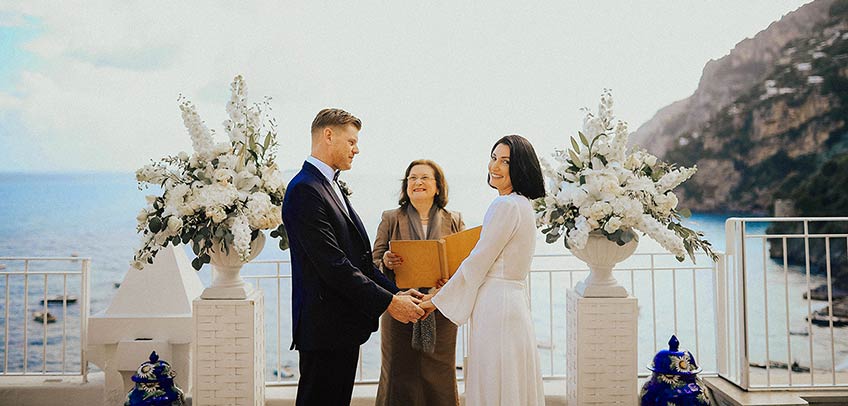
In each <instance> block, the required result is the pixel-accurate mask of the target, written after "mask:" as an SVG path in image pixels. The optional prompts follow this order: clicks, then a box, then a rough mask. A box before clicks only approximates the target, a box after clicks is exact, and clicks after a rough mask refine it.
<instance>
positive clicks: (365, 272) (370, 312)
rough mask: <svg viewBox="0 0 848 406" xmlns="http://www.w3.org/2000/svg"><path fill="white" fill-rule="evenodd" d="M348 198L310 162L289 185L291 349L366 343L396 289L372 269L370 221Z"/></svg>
mask: <svg viewBox="0 0 848 406" xmlns="http://www.w3.org/2000/svg"><path fill="white" fill-rule="evenodd" d="M343 200H344V201H339V198H338V195H336V193H335V192H334V191H333V189H332V187H331V186H330V182H329V181H328V180H327V178H325V177H324V175H323V174H322V173H321V171H319V170H318V168H316V167H315V166H313V165H312V164H310V163H304V164H303V168H302V169H301V170H300V172H299V173H298V174H297V175H296V176H295V177H294V179H292V180H291V182H289V185H288V187H287V190H286V196H285V199H284V200H283V223H285V226H286V233H287V234H288V237H289V248H290V249H291V269H292V334H293V342H292V346H291V348H292V349H298V350H305V351H316V350H333V349H341V348H350V347H351V346H358V345H361V344H362V343H364V342H365V341H367V340H368V337H369V336H370V335H371V333H372V332H374V331H376V330H377V326H378V320H379V317H380V315H381V314H383V312H384V311H385V310H386V308H388V306H389V303H391V301H392V296H393V295H394V294H395V293H397V292H398V288H397V286H395V284H394V283H392V282H391V281H389V280H388V279H387V278H386V277H385V275H383V273H382V272H379V271H378V270H377V269H375V268H374V264H373V263H372V262H371V249H370V247H371V244H370V242H369V240H368V234H367V233H366V232H365V227H364V226H363V225H362V221H361V220H360V219H359V216H358V215H357V214H356V212H355V211H354V210H353V207H352V206H351V205H350V202H349V201H348V200H347V197H346V196H345V197H344V199H343ZM342 205H346V206H347V212H346V211H345V210H344V209H343V208H342V207H343V206H342ZM348 213H350V214H348Z"/></svg>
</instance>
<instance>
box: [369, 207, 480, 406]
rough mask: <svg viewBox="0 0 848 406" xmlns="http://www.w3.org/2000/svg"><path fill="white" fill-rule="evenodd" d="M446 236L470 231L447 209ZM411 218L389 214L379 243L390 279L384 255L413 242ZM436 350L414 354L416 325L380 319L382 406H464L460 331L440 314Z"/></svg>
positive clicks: (377, 255)
mask: <svg viewBox="0 0 848 406" xmlns="http://www.w3.org/2000/svg"><path fill="white" fill-rule="evenodd" d="M437 213H438V214H437V215H438V216H441V218H440V219H439V221H440V223H441V225H440V230H439V231H440V232H439V233H435V234H434V235H436V236H438V237H444V236H447V235H450V234H453V233H456V232H459V231H462V230H463V229H465V224H464V223H463V222H462V216H461V215H460V214H459V213H458V212H451V211H448V210H445V209H440V210H438V211H437ZM410 239H412V232H411V230H410V229H409V216H407V214H406V208H397V209H394V210H387V211H384V212H383V219H382V221H381V222H380V226H379V228H378V229H377V237H376V238H375V239H374V251H373V252H374V254H373V259H374V265H376V266H377V267H378V268H379V269H380V270H381V271H383V273H385V274H386V277H388V278H389V279H392V280H394V278H395V275H394V272H392V271H391V270H390V269H388V268H386V267H385V266H383V254H384V253H385V252H386V251H387V250H388V249H389V241H392V240H410ZM433 316H435V322H436V337H437V338H436V348H435V352H433V353H426V352H422V351H417V350H415V349H413V348H412V345H411V342H412V335H413V332H412V331H413V324H412V323H409V324H403V323H400V322H399V321H397V320H395V319H393V318H392V317H391V316H389V315H388V313H384V314H383V316H382V317H381V318H380V340H381V343H382V344H381V346H380V351H381V354H382V360H381V367H380V383H379V385H378V387H377V397H376V399H375V403H374V404H375V405H376V406H458V405H459V391H458V390H457V385H456V365H455V363H456V331H457V327H456V325H455V324H453V323H452V322H451V321H450V320H448V319H447V318H445V316H443V315H442V314H441V312H439V311H436V312H435V313H434V314H433V315H432V316H430V317H433Z"/></svg>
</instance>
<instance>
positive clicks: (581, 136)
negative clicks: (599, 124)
mask: <svg viewBox="0 0 848 406" xmlns="http://www.w3.org/2000/svg"><path fill="white" fill-rule="evenodd" d="M577 135H578V136H579V137H580V142H582V143H583V145H585V146H587V147H588V146H589V140H588V139H586V136H585V135H584V134H583V132H582V131H578V132H577Z"/></svg>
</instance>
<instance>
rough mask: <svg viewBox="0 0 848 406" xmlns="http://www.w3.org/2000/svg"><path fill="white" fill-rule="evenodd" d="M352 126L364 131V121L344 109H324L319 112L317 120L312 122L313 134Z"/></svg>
mask: <svg viewBox="0 0 848 406" xmlns="http://www.w3.org/2000/svg"><path fill="white" fill-rule="evenodd" d="M347 124H352V125H353V126H354V127H356V129H357V130H361V129H362V121H361V120H359V119H358V118H356V116H354V115H353V114H350V113H348V112H346V111H344V110H342V109H324V110H321V111H319V112H318V115H316V116H315V120H312V134H313V135H315V134H316V133H317V132H318V131H321V130H322V129H324V128H326V127H331V126H345V125H347Z"/></svg>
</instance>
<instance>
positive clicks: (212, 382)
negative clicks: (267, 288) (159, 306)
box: [192, 290, 265, 406]
mask: <svg viewBox="0 0 848 406" xmlns="http://www.w3.org/2000/svg"><path fill="white" fill-rule="evenodd" d="M263 302H264V299H263V295H262V291H260V290H253V291H252V292H251V293H250V295H249V296H248V297H247V298H245V299H223V300H222V299H197V300H195V301H194V302H193V310H194V312H193V313H194V345H195V351H194V358H193V361H192V363H193V364H194V371H195V373H194V385H193V386H194V393H193V400H192V402H193V404H194V405H197V406H207V405H234V406H264V405H265V324H264V321H263V312H264V304H263Z"/></svg>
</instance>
